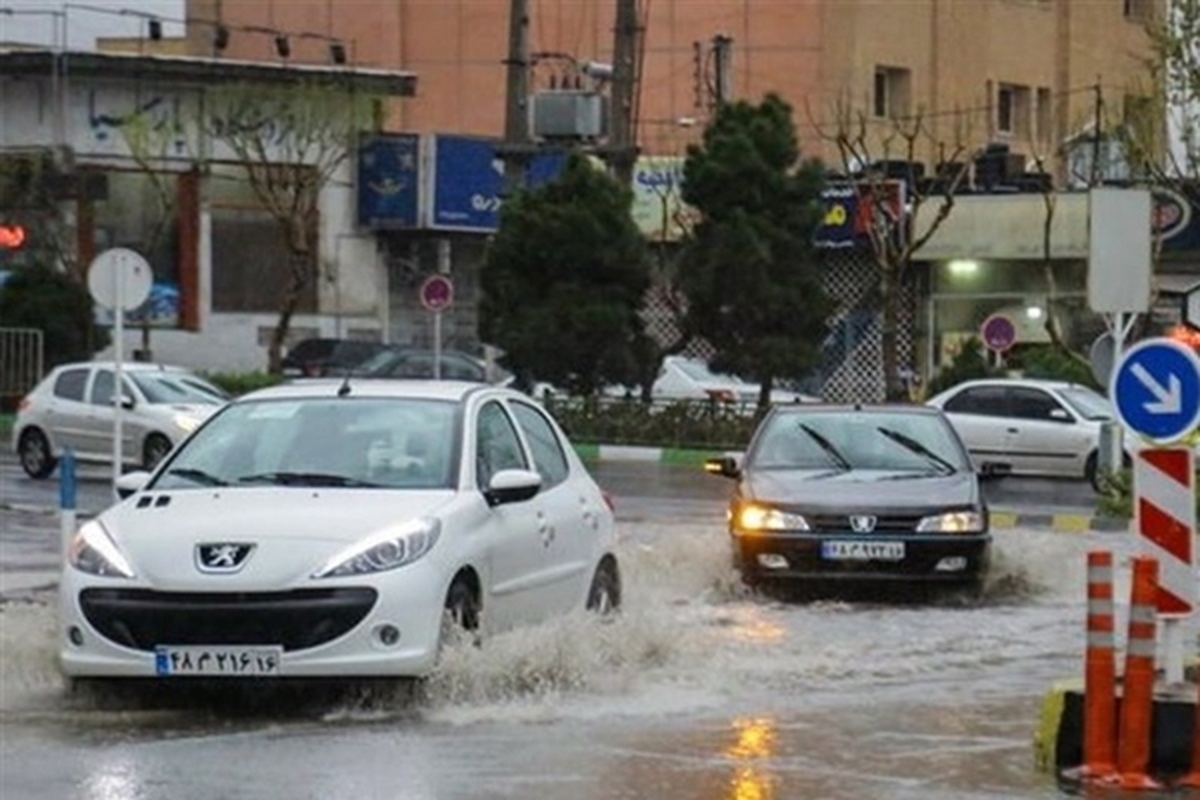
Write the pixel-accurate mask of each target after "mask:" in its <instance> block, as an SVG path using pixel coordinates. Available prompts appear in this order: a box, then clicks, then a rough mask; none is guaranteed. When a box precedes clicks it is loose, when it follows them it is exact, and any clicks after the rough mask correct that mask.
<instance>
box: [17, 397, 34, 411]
mask: <svg viewBox="0 0 1200 800" xmlns="http://www.w3.org/2000/svg"><path fill="white" fill-rule="evenodd" d="M30 404H31V401H30V399H29V398H28V397H22V398H21V402H20V403H17V411H26V410H28V409H29V406H30Z"/></svg>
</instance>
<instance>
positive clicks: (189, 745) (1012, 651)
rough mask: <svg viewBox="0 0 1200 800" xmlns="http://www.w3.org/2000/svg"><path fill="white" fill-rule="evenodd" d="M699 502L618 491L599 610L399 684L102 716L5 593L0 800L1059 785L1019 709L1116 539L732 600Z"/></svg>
mask: <svg viewBox="0 0 1200 800" xmlns="http://www.w3.org/2000/svg"><path fill="white" fill-rule="evenodd" d="M656 508H657V511H656ZM712 508H713V503H712V502H711V500H703V499H695V500H692V501H690V502H689V501H686V500H683V499H679V500H674V501H672V502H670V503H666V504H664V505H662V506H657V505H656V504H654V503H651V502H649V501H647V502H644V503H641V504H638V505H637V506H636V512H637V513H636V514H632V515H627V516H626V518H625V520H624V521H623V522H622V523H621V530H622V533H623V537H624V538H623V544H622V552H621V555H622V558H623V562H622V563H623V567H624V570H625V578H626V583H627V593H626V608H625V611H624V613H623V614H622V615H621V616H620V617H618V618H616V619H615V620H613V621H611V622H601V621H599V620H597V619H593V618H590V617H584V616H581V617H579V618H575V619H569V620H562V621H557V622H554V623H551V624H547V625H545V626H542V627H538V628H534V629H527V630H523V631H518V632H513V633H510V634H506V635H503V636H498V637H495V638H492V639H489V640H487V641H486V642H485V643H484V646H483V647H481V648H474V647H470V646H464V647H463V648H462V649H453V650H451V651H450V652H449V653H448V654H447V658H446V659H445V662H444V664H443V666H442V668H441V669H440V670H439V672H438V673H437V674H436V675H434V676H433V678H432V679H431V680H430V681H429V682H428V683H427V684H426V685H425V686H423V687H421V689H420V691H419V692H418V694H417V696H415V697H411V696H409V695H408V694H407V693H405V692H402V691H397V692H396V693H394V694H389V693H387V692H374V693H371V694H368V695H366V696H365V697H362V698H359V699H355V700H345V701H342V702H338V703H335V704H333V705H332V706H330V705H327V704H323V703H322V704H315V703H314V704H312V705H311V706H309V705H307V704H305V703H300V704H296V703H295V702H294V701H289V702H287V703H286V704H282V705H276V706H275V707H272V706H271V704H270V703H267V704H265V705H264V706H262V707H261V708H257V709H256V710H255V711H253V712H252V713H250V712H244V711H243V712H230V711H228V710H226V711H221V712H215V711H213V710H212V709H211V708H208V707H205V706H203V705H199V706H193V707H184V708H182V709H178V708H177V709H171V710H163V709H157V710H155V709H150V710H146V709H126V710H121V709H115V710H114V709H112V708H108V707H107V706H106V705H96V704H93V703H89V702H88V701H86V700H77V699H68V698H67V696H66V695H65V693H64V691H63V688H62V685H61V682H60V679H59V678H58V675H57V672H56V669H55V664H54V644H53V637H54V633H53V630H54V618H53V613H52V610H51V607H50V606H49V605H48V604H47V603H48V602H49V601H50V599H51V598H49V597H47V596H45V594H42V595H37V594H35V595H34V596H33V599H32V600H31V601H30V602H10V603H7V604H5V605H3V606H0V748H2V749H0V797H3V798H19V799H20V800H42V799H45V800H150V799H155V800H157V799H158V798H164V799H166V798H170V799H171V800H201V799H203V800H210V799H211V798H255V799H260V798H271V799H274V798H278V799H279V800H284V799H285V798H286V800H297V799H298V798H313V799H314V800H316V799H317V798H322V799H323V798H356V799H357V800H370V799H373V798H381V799H382V798H388V800H396V799H397V798H420V799H422V800H424V799H425V798H430V799H431V800H434V799H436V800H442V799H443V798H445V799H454V800H457V799H458V798H462V799H463V800H466V798H534V797H536V798H547V800H558V799H559V798H562V799H563V800H568V799H569V800H580V799H586V798H596V799H597V800H600V799H601V798H703V799H705V800H707V799H709V798H711V799H712V800H726V799H728V800H767V799H768V798H770V799H774V798H804V797H812V798H829V799H830V800H851V799H853V800H861V799H862V798H901V799H904V798H913V799H914V800H916V798H921V799H922V800H952V799H953V800H966V799H969V798H980V799H982V798H1055V797H1060V796H1061V794H1060V792H1059V790H1058V789H1057V788H1056V786H1055V785H1054V783H1053V781H1052V779H1051V778H1050V777H1048V776H1046V775H1044V774H1041V773H1038V772H1036V771H1035V770H1034V766H1033V755H1032V746H1031V742H1032V735H1033V730H1034V726H1035V724H1036V720H1037V714H1038V710H1039V706H1040V702H1041V699H1042V696H1043V694H1044V693H1045V690H1046V689H1047V687H1048V686H1049V685H1050V684H1051V683H1052V682H1054V681H1056V680H1059V679H1061V678H1064V677H1070V676H1075V675H1077V674H1079V672H1080V669H1081V665H1082V653H1083V650H1082V648H1083V625H1084V602H1083V598H1084V581H1083V568H1084V561H1085V553H1086V551H1087V549H1088V548H1089V547H1093V546H1106V547H1107V546H1112V547H1113V549H1114V550H1116V551H1117V552H1118V554H1125V553H1126V551H1127V550H1128V548H1129V547H1130V545H1131V543H1130V542H1129V539H1128V537H1127V536H1123V535H1122V536H1118V535H1114V534H1091V535H1081V534H1074V535H1062V534H1051V533H1047V532H1044V531H1037V532H1035V531H1020V530H1016V531H1002V532H998V533H997V550H996V562H997V565H996V570H995V580H994V582H993V584H992V585H991V587H990V588H989V590H988V593H987V597H986V599H984V600H983V601H981V602H977V603H971V604H967V603H964V602H959V601H955V600H954V599H952V598H951V599H947V600H945V601H941V602H933V603H928V604H919V605H911V604H909V605H894V604H882V603H872V602H859V603H842V602H830V601H825V602H814V603H806V604H795V603H784V602H778V601H774V600H770V599H764V598H756V597H750V596H746V595H745V593H744V592H742V591H741V589H740V586H739V584H738V583H737V582H736V580H735V576H734V574H733V573H732V571H731V570H730V568H729V566H728V549H727V542H726V539H725V533H724V531H723V530H722V528H721V527H720V523H719V519H714V517H713V514H712ZM1126 579H1127V577H1126ZM1117 591H1118V597H1119V598H1121V599H1124V598H1126V597H1127V590H1126V589H1125V588H1123V587H1122V585H1121V584H1120V582H1119V583H1118V587H1117ZM1119 614H1120V610H1119ZM1121 624H1123V623H1121ZM1106 796H1109V797H1116V796H1117V795H1112V794H1109V795H1106ZM1140 796H1143V797H1144V796H1146V795H1145V794H1142V795H1140Z"/></svg>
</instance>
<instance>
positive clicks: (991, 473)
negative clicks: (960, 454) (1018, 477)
mask: <svg viewBox="0 0 1200 800" xmlns="http://www.w3.org/2000/svg"><path fill="white" fill-rule="evenodd" d="M1011 474H1012V464H1005V463H1002V462H1000V461H985V462H983V463H982V464H980V465H979V479H980V480H984V481H994V480H996V479H998V478H1004V477H1007V476H1008V475H1011Z"/></svg>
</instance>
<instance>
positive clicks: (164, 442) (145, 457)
mask: <svg viewBox="0 0 1200 800" xmlns="http://www.w3.org/2000/svg"><path fill="white" fill-rule="evenodd" d="M171 447H172V445H171V440H170V439H168V438H167V437H166V436H163V435H162V434H161V433H152V434H150V435H149V436H147V437H146V441H145V442H143V443H142V467H143V468H144V469H146V470H152V469H154V468H155V467H157V466H158V462H160V461H162V460H163V459H164V458H166V456H167V453H170V452H171Z"/></svg>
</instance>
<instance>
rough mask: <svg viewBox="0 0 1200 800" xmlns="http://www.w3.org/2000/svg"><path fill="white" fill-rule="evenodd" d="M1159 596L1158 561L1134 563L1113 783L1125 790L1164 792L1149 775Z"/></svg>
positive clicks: (1142, 558) (1139, 558) (1144, 559)
mask: <svg viewBox="0 0 1200 800" xmlns="http://www.w3.org/2000/svg"><path fill="white" fill-rule="evenodd" d="M1157 593H1158V560H1157V559H1154V558H1150V557H1149V556H1137V557H1135V558H1134V559H1133V588H1132V591H1131V597H1130V602H1129V636H1128V641H1127V642H1126V646H1125V677H1124V691H1123V693H1122V696H1121V714H1120V730H1119V735H1118V738H1117V773H1116V775H1115V776H1114V777H1113V779H1112V782H1113V783H1115V784H1116V785H1117V786H1119V787H1120V788H1122V789H1161V788H1162V785H1161V784H1160V783H1158V781H1156V780H1154V779H1153V778H1151V777H1150V775H1149V774H1148V773H1147V769H1148V768H1149V766H1150V732H1151V720H1152V717H1153V714H1154V647H1155V641H1154V640H1155V633H1156V627H1155V623H1156V617H1155V614H1156V613H1157V608H1156V606H1155V598H1156V595H1157Z"/></svg>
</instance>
